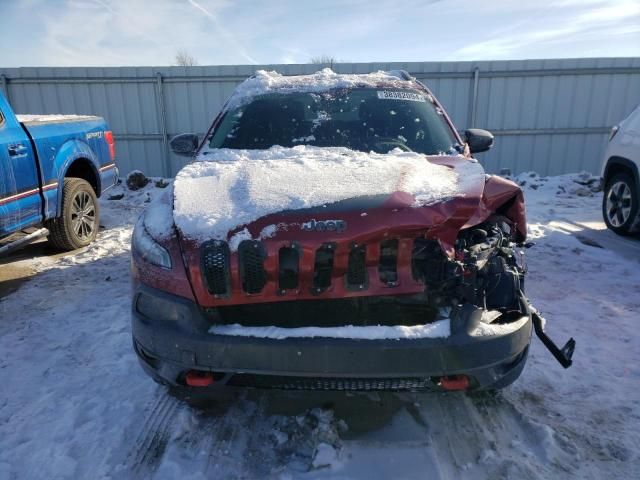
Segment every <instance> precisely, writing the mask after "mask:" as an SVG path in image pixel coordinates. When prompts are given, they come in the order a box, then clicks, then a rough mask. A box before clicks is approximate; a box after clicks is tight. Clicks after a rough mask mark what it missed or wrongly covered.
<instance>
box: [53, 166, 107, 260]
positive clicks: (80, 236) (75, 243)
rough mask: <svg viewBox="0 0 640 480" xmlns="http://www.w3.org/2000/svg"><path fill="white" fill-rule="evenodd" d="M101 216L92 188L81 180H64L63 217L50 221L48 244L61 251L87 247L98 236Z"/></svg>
mask: <svg viewBox="0 0 640 480" xmlns="http://www.w3.org/2000/svg"><path fill="white" fill-rule="evenodd" d="M99 213H100V210H99V207H98V199H97V197H96V193H95V192H94V191H93V188H92V187H91V185H89V183H88V182H86V181H85V180H82V179H81V178H65V179H64V189H63V193H62V215H61V216H60V217H58V218H54V219H53V220H50V221H48V222H47V228H48V229H49V231H50V232H51V233H50V234H49V241H50V242H51V243H52V244H53V245H54V246H55V247H56V248H59V249H61V250H75V249H77V248H81V247H86V246H87V245H89V244H90V243H91V242H93V241H94V240H95V238H96V235H97V234H98V225H99V218H100V217H99Z"/></svg>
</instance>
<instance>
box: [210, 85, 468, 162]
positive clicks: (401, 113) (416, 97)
mask: <svg viewBox="0 0 640 480" xmlns="http://www.w3.org/2000/svg"><path fill="white" fill-rule="evenodd" d="M274 145H280V146H283V147H294V146H296V145H314V146H319V147H347V148H350V149H352V150H360V151H371V150H373V151H376V152H380V153H386V152H388V151H390V150H392V149H394V148H400V149H402V150H411V151H415V152H420V153H426V154H439V153H450V152H452V151H453V149H454V147H455V145H456V138H455V136H454V134H453V132H452V130H451V128H450V127H449V124H448V123H447V122H446V120H445V119H444V115H443V112H442V111H441V110H440V109H439V108H438V107H437V106H436V105H435V104H434V103H433V102H432V99H431V98H429V97H428V96H427V95H426V94H425V93H424V92H419V91H413V90H384V89H371V88H366V89H353V90H350V89H342V90H334V91H330V92H323V93H301V92H298V93H292V94H268V95H262V96H258V97H256V98H255V99H254V100H253V101H251V102H250V103H248V104H246V105H244V106H241V107H239V108H237V109H235V110H231V111H229V112H227V113H226V114H225V116H224V117H223V119H222V121H221V122H220V124H219V126H218V128H216V131H215V132H214V133H213V135H212V137H211V138H210V142H209V146H210V147H211V148H235V149H267V148H270V147H272V146H274Z"/></svg>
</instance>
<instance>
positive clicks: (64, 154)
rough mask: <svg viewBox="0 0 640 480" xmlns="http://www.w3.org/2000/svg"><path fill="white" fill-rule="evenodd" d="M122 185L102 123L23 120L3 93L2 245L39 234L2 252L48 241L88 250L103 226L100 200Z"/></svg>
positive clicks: (60, 118)
mask: <svg viewBox="0 0 640 480" xmlns="http://www.w3.org/2000/svg"><path fill="white" fill-rule="evenodd" d="M117 180H118V169H117V168H116V163H115V144H114V140H113V134H112V132H111V131H110V130H109V128H108V126H107V124H106V123H105V121H104V120H103V119H102V118H100V117H94V116H77V115H15V114H14V112H13V110H12V109H11V107H10V105H9V103H8V102H7V100H6V99H5V98H4V96H3V95H2V94H0V241H2V240H3V239H4V241H5V242H4V243H6V241H7V240H9V239H8V237H10V236H11V238H14V237H16V235H13V234H15V233H17V232H28V231H29V230H34V227H35V228H36V230H35V231H32V232H30V233H28V234H27V236H26V237H24V236H22V237H21V238H20V239H19V240H17V242H13V243H8V244H6V245H5V246H4V247H1V248H0V254H1V253H4V252H6V251H8V249H12V248H13V247H15V245H16V244H17V243H19V244H23V243H27V242H28V241H31V240H33V239H35V238H38V237H42V236H48V238H49V241H50V242H51V243H52V244H53V245H54V246H55V247H56V248H58V249H61V250H74V249H76V248H80V247H84V246H86V245H88V244H89V243H91V242H92V241H93V240H94V239H95V238H96V234H97V232H98V227H99V205H98V201H97V198H98V197H99V196H100V195H101V194H102V192H104V191H105V190H106V189H108V188H109V187H111V186H113V185H114V184H115V183H116V182H117ZM3 251H4V252H3Z"/></svg>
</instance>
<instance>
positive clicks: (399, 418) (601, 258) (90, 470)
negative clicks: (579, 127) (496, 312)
mask: <svg viewBox="0 0 640 480" xmlns="http://www.w3.org/2000/svg"><path fill="white" fill-rule="evenodd" d="M520 180H521V181H522V180H524V181H526V185H525V187H524V188H525V192H526V199H527V206H528V211H529V220H530V225H529V231H530V235H531V240H533V241H535V242H537V245H536V246H535V247H533V248H532V249H530V250H529V251H528V264H529V269H530V274H529V277H528V279H527V290H528V294H529V296H530V297H531V299H532V301H533V303H534V305H535V306H536V307H537V308H538V309H540V310H541V311H542V313H543V314H544V315H545V316H546V317H547V320H548V323H547V330H548V332H549V333H550V335H551V336H552V337H553V338H554V339H555V340H556V341H557V342H558V343H561V342H564V341H566V340H567V339H568V338H569V337H570V336H573V337H575V339H576V340H577V349H576V354H575V357H574V365H573V366H572V367H571V368H570V369H569V370H563V369H562V368H561V367H560V365H559V364H557V363H556V361H555V360H554V359H553V358H552V357H551V356H550V354H549V353H548V352H547V351H546V350H545V349H544V347H543V346H542V345H541V343H540V342H539V341H538V340H537V339H535V338H534V340H533V343H532V351H531V355H530V357H529V361H528V364H527V366H526V368H525V371H524V373H523V375H522V377H521V378H520V379H519V380H518V381H517V382H516V383H515V384H514V385H512V386H511V387H509V388H507V389H506V390H504V391H502V392H500V393H499V394H497V395H489V394H475V395H465V394H447V395H440V394H414V393H403V394H368V395H365V394H358V395H353V394H345V393H326V392H325V393H318V392H297V393H282V392H269V391H244V392H230V393H229V394H228V395H226V396H225V397H224V398H221V399H220V400H219V401H218V402H216V403H213V404H209V405H208V407H207V408H199V409H197V408H194V407H193V406H189V405H187V404H185V403H183V402H180V401H178V400H176V399H175V398H173V397H171V396H169V395H167V392H166V390H165V389H164V388H163V387H159V386H157V385H155V384H154V383H153V382H152V381H151V380H150V379H149V378H147V377H146V376H145V375H144V374H143V372H142V371H141V369H140V368H139V366H138V364H137V361H136V358H135V356H134V353H133V351H132V349H131V339H130V327H129V240H130V235H131V228H132V225H133V224H134V221H135V219H136V217H137V215H138V213H139V212H140V210H141V209H142V208H144V206H145V205H146V204H145V200H146V199H147V198H151V197H154V196H156V195H159V194H161V192H163V191H164V190H161V189H160V188H157V187H155V186H154V184H153V183H151V184H149V185H148V186H147V187H145V188H144V189H142V190H140V191H138V192H128V191H125V189H124V188H123V187H117V188H116V189H115V191H111V192H109V194H108V195H107V196H106V197H108V196H112V195H115V194H118V193H124V194H125V196H124V198H123V199H121V200H108V199H107V198H105V199H103V200H102V201H101V205H102V209H103V210H102V224H103V225H104V227H105V228H104V229H103V230H102V231H101V233H100V237H99V241H97V242H96V243H95V244H94V245H92V246H91V247H89V248H87V249H84V250H82V251H79V252H77V253H74V254H72V255H66V256H62V257H57V258H55V259H51V258H47V257H40V258H35V259H33V260H29V261H28V264H29V267H30V268H34V269H36V270H37V271H38V273H37V274H36V275H35V276H34V277H32V279H31V280H30V281H28V282H26V283H25V284H23V285H22V286H21V287H20V288H19V289H18V290H17V291H15V292H14V293H11V294H9V295H8V296H6V297H5V298H2V299H0V479H3V480H4V479H13V478H17V479H53V478H56V479H67V478H68V479H84V478H89V479H97V478H118V479H121V478H125V479H126V478H149V477H152V478H162V479H164V478H166V479H174V478H181V479H200V478H216V479H218V478H256V477H268V478H282V479H293V478H403V479H408V478H452V479H454V478H455V479H457V478H462V479H477V478H491V479H496V478H517V479H523V478H524V479H528V478H579V479H583V478H592V479H601V478H640V455H639V452H638V446H639V445H640V334H639V333H638V325H639V320H640V268H639V267H640V263H639V262H638V261H637V260H634V259H629V258H626V257H623V256H621V255H619V254H618V253H617V252H616V251H614V250H612V249H610V248H608V247H609V245H608V244H607V243H606V241H604V242H603V241H601V242H600V243H603V244H602V245H601V246H603V247H605V248H599V247H598V246H593V244H594V243H595V244H597V243H598V242H593V241H589V239H588V238H587V237H585V236H584V235H581V233H580V230H581V229H582V228H583V226H582V225H592V224H595V223H597V222H599V221H600V202H601V194H600V193H598V194H592V193H591V192H590V190H589V188H588V186H581V185H579V184H577V183H575V182H574V180H580V178H579V177H576V176H565V177H554V178H550V179H540V178H538V177H531V176H528V175H523V176H521V177H520ZM602 238H603V239H605V240H606V238H607V237H606V236H604V235H603V236H602ZM629 242H634V240H630V241H629ZM635 242H640V240H635ZM2 268H3V266H0V278H2Z"/></svg>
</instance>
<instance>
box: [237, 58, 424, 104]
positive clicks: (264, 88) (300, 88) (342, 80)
mask: <svg viewBox="0 0 640 480" xmlns="http://www.w3.org/2000/svg"><path fill="white" fill-rule="evenodd" d="M367 87H368V88H382V87H384V88H401V89H407V88H408V87H413V88H417V87H418V85H417V84H415V83H414V82H407V81H406V80H403V79H402V77H401V76H400V73H399V72H393V71H392V72H383V71H381V70H380V71H377V72H373V73H367V74H359V75H358V74H340V73H335V72H334V71H333V70H331V69H330V68H325V69H323V70H320V71H319V72H316V73H313V74H311V75H292V76H284V75H281V74H280V73H278V72H275V71H270V72H269V71H266V70H258V71H257V72H256V73H255V75H254V76H252V77H250V78H248V79H247V80H245V81H244V82H242V83H241V84H240V85H239V86H238V87H237V88H236V90H235V92H234V94H233V95H232V96H231V98H230V99H229V102H228V103H227V105H226V107H225V108H226V109H227V110H230V109H233V108H237V107H239V106H241V105H243V104H245V103H247V102H248V101H250V100H251V98H253V97H255V96H258V95H265V94H268V93H292V92H314V93H321V92H327V91H329V90H333V89H336V88H367Z"/></svg>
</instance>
